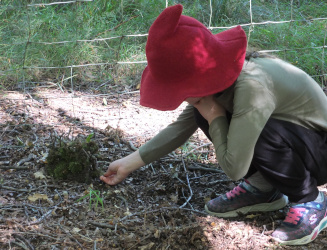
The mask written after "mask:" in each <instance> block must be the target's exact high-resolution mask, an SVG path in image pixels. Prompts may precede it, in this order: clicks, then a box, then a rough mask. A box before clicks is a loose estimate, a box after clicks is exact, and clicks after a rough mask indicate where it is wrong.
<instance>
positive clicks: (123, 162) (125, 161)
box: [100, 151, 145, 185]
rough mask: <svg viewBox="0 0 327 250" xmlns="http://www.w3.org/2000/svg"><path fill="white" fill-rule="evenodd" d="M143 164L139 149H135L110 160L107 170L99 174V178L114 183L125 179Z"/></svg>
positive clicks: (110, 183)
mask: <svg viewBox="0 0 327 250" xmlns="http://www.w3.org/2000/svg"><path fill="white" fill-rule="evenodd" d="M144 165H145V163H144V162H143V160H142V158H141V156H140V154H139V151H135V152H134V153H132V154H130V155H128V156H126V157H124V158H122V159H119V160H116V161H114V162H112V163H111V164H110V165H109V167H108V170H107V172H105V173H104V174H103V175H102V176H100V180H101V181H103V182H105V183H107V184H109V185H116V184H118V183H120V182H122V181H123V180H125V178H126V177H127V176H128V175H129V174H130V173H132V172H133V171H135V170H137V169H139V168H140V167H142V166H144Z"/></svg>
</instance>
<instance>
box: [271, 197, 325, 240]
mask: <svg viewBox="0 0 327 250" xmlns="http://www.w3.org/2000/svg"><path fill="white" fill-rule="evenodd" d="M322 195H323V194H322ZM326 207H327V198H326V197H325V195H323V201H322V202H315V201H311V202H306V203H302V204H298V205H294V206H292V207H291V208H290V210H289V212H288V213H287V215H286V218H285V220H284V221H283V222H282V224H281V226H280V227H278V228H277V229H276V230H275V231H274V232H273V234H272V237H273V239H274V240H276V241H278V242H280V243H281V244H283V245H304V244H307V243H309V242H311V241H313V240H314V239H315V238H316V237H317V236H318V234H319V233H320V232H321V230H323V229H324V228H326V227H327V216H326V213H327V209H326Z"/></svg>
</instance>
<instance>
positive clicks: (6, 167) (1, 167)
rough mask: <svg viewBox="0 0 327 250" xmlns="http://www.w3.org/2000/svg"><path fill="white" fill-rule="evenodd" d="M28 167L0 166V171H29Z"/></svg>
mask: <svg viewBox="0 0 327 250" xmlns="http://www.w3.org/2000/svg"><path fill="white" fill-rule="evenodd" d="M29 168H30V167H28V166H1V165H0V169H4V170H9V169H16V170H25V169H29Z"/></svg>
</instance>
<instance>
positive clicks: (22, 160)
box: [16, 154, 34, 166]
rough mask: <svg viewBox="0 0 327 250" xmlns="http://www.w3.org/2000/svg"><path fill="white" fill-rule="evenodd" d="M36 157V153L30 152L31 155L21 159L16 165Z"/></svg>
mask: <svg viewBox="0 0 327 250" xmlns="http://www.w3.org/2000/svg"><path fill="white" fill-rule="evenodd" d="M33 158H34V155H33V154H29V156H27V157H26V158H24V159H21V160H20V161H19V162H18V163H17V164H16V165H17V166H19V165H21V164H23V163H25V162H28V161H30V160H32V159H33Z"/></svg>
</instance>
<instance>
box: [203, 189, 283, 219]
mask: <svg viewBox="0 0 327 250" xmlns="http://www.w3.org/2000/svg"><path fill="white" fill-rule="evenodd" d="M287 203H288V198H287V196H285V195H283V197H282V198H280V199H278V200H276V201H274V202H269V203H260V204H256V205H252V206H247V207H241V208H239V209H236V210H233V211H229V212H225V213H215V212H212V211H210V210H209V209H208V207H207V205H205V207H204V208H205V210H206V211H207V213H208V214H211V215H214V216H217V217H221V218H230V217H236V216H238V215H240V214H248V213H250V212H269V211H276V210H278V209H281V208H283V207H285V206H286V205H287Z"/></svg>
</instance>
